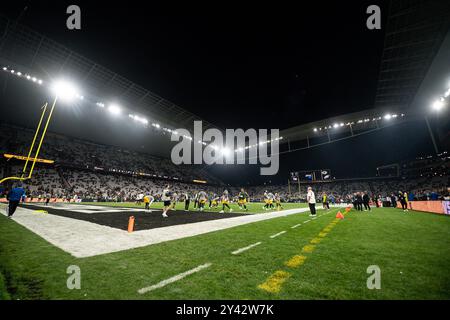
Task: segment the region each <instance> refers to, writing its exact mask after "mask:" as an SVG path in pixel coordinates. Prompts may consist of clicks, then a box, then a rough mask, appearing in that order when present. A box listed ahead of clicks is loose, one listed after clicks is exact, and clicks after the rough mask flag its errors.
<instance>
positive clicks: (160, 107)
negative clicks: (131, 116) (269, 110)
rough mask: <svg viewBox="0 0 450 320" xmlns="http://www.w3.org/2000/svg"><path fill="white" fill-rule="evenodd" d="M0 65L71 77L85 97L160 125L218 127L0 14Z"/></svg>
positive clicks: (30, 71) (45, 76)
mask: <svg viewBox="0 0 450 320" xmlns="http://www.w3.org/2000/svg"><path fill="white" fill-rule="evenodd" d="M0 62H1V63H2V64H3V65H7V66H9V67H10V68H16V69H19V70H21V71H22V72H29V73H31V74H36V73H39V74H40V75H41V76H40V77H41V78H42V79H44V81H45V80H51V79H52V78H58V77H60V76H63V77H64V76H67V75H70V77H71V79H72V80H74V81H76V82H78V83H80V84H82V86H83V87H85V88H87V89H86V92H83V94H84V95H85V96H86V98H90V99H91V100H92V101H98V102H102V101H104V99H113V100H114V102H116V103H119V104H122V105H124V106H126V107H127V108H129V109H130V110H132V111H135V112H141V113H143V114H144V115H145V116H148V117H149V118H150V121H151V120H154V121H158V122H161V124H162V125H166V126H169V127H172V128H180V127H183V128H191V127H192V125H193V121H194V120H202V121H203V127H204V128H209V127H216V128H217V126H214V125H213V124H211V123H210V122H208V121H205V120H204V119H201V118H200V117H198V116H196V115H195V114H193V113H192V112H189V111H187V110H185V109H183V108H182V107H180V106H178V105H176V104H175V103H172V102H171V101H169V100H167V99H165V98H163V97H160V96H159V95H157V94H155V93H153V92H151V91H149V90H148V89H146V88H144V87H142V86H140V85H138V84H136V83H134V82H132V81H131V80H129V79H127V78H125V77H123V76H121V75H119V74H117V73H115V72H114V71H112V70H109V69H108V68H106V67H103V66H102V65H100V64H99V63H97V62H94V61H92V60H90V59H88V58H86V57H84V56H82V55H80V54H78V53H76V52H74V51H72V50H70V49H68V48H67V47H65V46H63V45H61V44H59V43H57V42H55V41H53V40H51V39H49V38H47V37H46V36H44V35H42V34H40V33H38V32H36V31H34V30H32V29H30V28H28V27H26V26H23V25H21V24H18V23H16V22H14V21H13V20H10V19H9V18H7V17H5V16H4V15H0Z"/></svg>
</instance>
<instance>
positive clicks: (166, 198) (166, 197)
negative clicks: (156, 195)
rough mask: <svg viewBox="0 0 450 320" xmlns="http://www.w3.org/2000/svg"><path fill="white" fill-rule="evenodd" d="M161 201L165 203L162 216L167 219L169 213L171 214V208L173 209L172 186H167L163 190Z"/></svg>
mask: <svg viewBox="0 0 450 320" xmlns="http://www.w3.org/2000/svg"><path fill="white" fill-rule="evenodd" d="M161 200H162V201H163V203H164V209H163V214H162V216H163V217H164V218H167V217H168V216H167V212H169V210H170V208H171V207H172V192H171V191H170V185H167V186H166V188H165V189H164V190H163V192H162V195H161Z"/></svg>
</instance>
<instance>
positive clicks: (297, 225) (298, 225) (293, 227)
mask: <svg viewBox="0 0 450 320" xmlns="http://www.w3.org/2000/svg"><path fill="white" fill-rule="evenodd" d="M301 225H302V224H301V223H299V224H296V225H295V226H292V227H291V229H295V228H297V227H300V226H301Z"/></svg>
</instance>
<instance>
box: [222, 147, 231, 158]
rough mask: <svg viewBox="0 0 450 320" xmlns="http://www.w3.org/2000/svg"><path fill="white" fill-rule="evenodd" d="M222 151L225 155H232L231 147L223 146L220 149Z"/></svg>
mask: <svg viewBox="0 0 450 320" xmlns="http://www.w3.org/2000/svg"><path fill="white" fill-rule="evenodd" d="M220 153H222V155H224V156H225V157H228V156H229V155H230V149H228V148H226V147H225V148H222V149H220Z"/></svg>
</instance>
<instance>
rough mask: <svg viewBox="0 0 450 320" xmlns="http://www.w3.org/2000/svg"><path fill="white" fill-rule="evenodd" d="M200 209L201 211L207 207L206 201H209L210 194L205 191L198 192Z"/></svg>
mask: <svg viewBox="0 0 450 320" xmlns="http://www.w3.org/2000/svg"><path fill="white" fill-rule="evenodd" d="M197 200H198V205H197V206H198V209H197V210H199V211H203V210H204V209H205V203H206V201H208V195H207V194H206V192H205V191H200V192H199V193H198V199H197Z"/></svg>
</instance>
